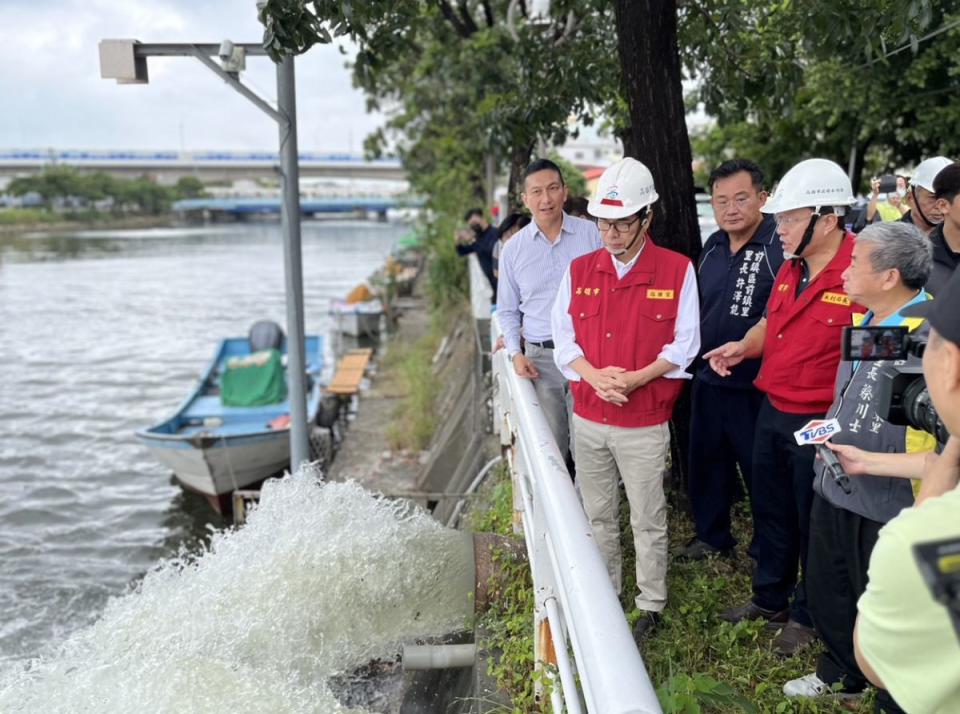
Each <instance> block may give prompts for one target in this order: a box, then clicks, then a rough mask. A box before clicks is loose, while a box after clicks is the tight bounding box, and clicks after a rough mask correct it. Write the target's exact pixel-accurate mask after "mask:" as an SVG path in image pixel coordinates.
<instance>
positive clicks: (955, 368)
mask: <svg viewBox="0 0 960 714" xmlns="http://www.w3.org/2000/svg"><path fill="white" fill-rule="evenodd" d="M958 304H960V273H954V275H953V277H952V278H950V280H949V281H948V282H947V284H946V286H945V287H944V288H943V289H942V290H941V292H940V294H939V295H938V296H937V297H936V298H935V299H934V300H933V301H931V302H928V303H924V304H922V305H916V306H913V307H911V308H908V309H906V310H904V311H903V314H904V315H907V316H923V315H924V314H926V313H928V314H927V319H928V321H929V324H930V338H929V343H928V345H927V348H926V351H925V353H924V356H923V373H924V377H925V379H926V382H927V385H928V389H929V390H930V396H931V398H932V400H933V405H934V407H935V408H936V410H937V411H938V413H939V415H940V418H941V419H942V420H943V422H944V424H945V425H946V427H947V430H948V431H949V433H950V435H951V436H950V438H949V440H948V441H947V444H946V446H945V447H944V450H943V453H941V454H940V456H939V457H937V458H936V459H935V460H934V459H929V460H928V461H927V463H928V464H929V467H928V468H927V470H926V472H925V473H924V474H923V476H924V477H923V482H922V485H921V489H920V494H919V496H918V497H917V502H916V505H915V506H913V507H911V508H907V509H904V510H903V512H902V513H901V514H900V515H899V516H898V517H896V518H895V519H893V520H892V521H890V523H889V524H887V525H886V526H885V527H884V528H883V530H882V531H881V532H880V536H879V538H878V539H877V544H876V546H875V547H874V550H873V554H872V555H871V557H870V569H869V582H868V583H867V589H866V592H865V593H864V594H863V596H862V597H861V598H860V602H859V603H858V608H859V610H860V614H859V616H858V617H857V625H856V630H855V632H854V642H855V646H856V655H857V663H858V664H859V665H860V670H861V671H862V672H863V674H864V675H865V676H866V677H867V679H869V680H870V681H871V682H873V683H874V684H876V685H877V686H879V687H884V688H886V689H887V690H888V691H889V692H890V694H891V695H893V698H894V699H895V700H896V701H897V703H898V704H899V705H900V706H901V707H903V709H905V710H906V711H908V712H923V713H924V714H928V713H929V714H937V713H941V714H946V713H947V712H956V711H957V702H958V701H960V644H958V640H957V633H956V632H955V631H954V627H953V625H952V623H951V620H950V616H949V613H948V611H947V609H946V608H945V607H944V606H943V605H942V604H940V603H939V602H937V601H936V600H934V598H933V596H932V595H931V592H930V590H929V589H928V587H927V585H926V584H925V583H924V580H923V577H922V575H921V573H920V570H919V569H918V567H917V564H916V562H915V561H914V556H913V553H912V546H913V545H914V544H918V543H925V542H930V541H939V540H944V539H957V540H960V489H958V488H957V482H958V479H960V438H958V436H960V310H958V309H957V305H958Z"/></svg>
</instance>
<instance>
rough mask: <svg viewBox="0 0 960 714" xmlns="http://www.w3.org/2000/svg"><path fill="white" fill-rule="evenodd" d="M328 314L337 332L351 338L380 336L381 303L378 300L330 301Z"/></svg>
mask: <svg viewBox="0 0 960 714" xmlns="http://www.w3.org/2000/svg"><path fill="white" fill-rule="evenodd" d="M330 314H331V315H332V316H333V318H334V320H335V321H336V323H337V331H338V332H342V333H343V334H345V335H350V336H351V337H376V336H377V335H379V334H380V318H381V317H382V316H383V303H382V302H380V300H379V299H377V298H374V299H372V300H364V301H362V302H348V301H346V300H332V301H331V302H330Z"/></svg>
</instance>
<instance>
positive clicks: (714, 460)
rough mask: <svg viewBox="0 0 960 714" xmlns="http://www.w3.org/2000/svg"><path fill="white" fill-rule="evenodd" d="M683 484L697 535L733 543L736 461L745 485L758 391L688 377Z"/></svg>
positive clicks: (720, 544)
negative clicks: (687, 432) (687, 433)
mask: <svg viewBox="0 0 960 714" xmlns="http://www.w3.org/2000/svg"><path fill="white" fill-rule="evenodd" d="M691 401H692V409H691V416H690V448H689V452H688V453H689V459H690V463H689V472H688V473H689V476H688V489H689V496H690V509H691V511H692V513H693V522H694V525H695V526H696V530H697V538H699V539H700V540H702V541H703V542H704V543H707V544H708V545H711V546H713V547H714V548H717V549H718V550H727V549H729V548H732V547H733V546H734V545H736V540H734V538H733V534H732V533H731V532H730V509H731V507H732V506H733V504H734V503H736V502H737V501H739V500H740V499H741V498H742V497H743V489H742V488H741V486H740V477H739V476H738V475H737V464H739V465H740V470H741V471H742V472H743V478H744V481H745V482H746V485H747V488H748V489H749V488H750V480H751V471H752V468H751V467H752V465H753V437H754V426H755V425H756V422H757V412H759V411H760V404H761V402H762V401H763V394H762V393H761V392H759V391H757V390H756V389H731V388H730V387H718V386H715V385H712V384H707V383H705V382H702V381H701V380H699V379H696V380H694V382H693V392H692V399H691Z"/></svg>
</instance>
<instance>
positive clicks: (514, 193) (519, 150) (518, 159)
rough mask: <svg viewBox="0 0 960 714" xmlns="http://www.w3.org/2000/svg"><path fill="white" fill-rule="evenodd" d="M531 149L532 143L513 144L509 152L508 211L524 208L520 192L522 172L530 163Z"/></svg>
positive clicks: (521, 188) (521, 189)
mask: <svg viewBox="0 0 960 714" xmlns="http://www.w3.org/2000/svg"><path fill="white" fill-rule="evenodd" d="M532 151H533V144H526V145H524V146H515V147H513V151H511V152H510V181H509V183H508V184H507V188H508V195H507V202H508V203H509V204H510V205H509V207H508V209H507V210H508V212H509V213H512V212H513V211H523V210H524V208H523V201H521V200H520V194H521V193H523V174H524V172H525V171H526V170H527V165H528V164H529V163H530V152H532Z"/></svg>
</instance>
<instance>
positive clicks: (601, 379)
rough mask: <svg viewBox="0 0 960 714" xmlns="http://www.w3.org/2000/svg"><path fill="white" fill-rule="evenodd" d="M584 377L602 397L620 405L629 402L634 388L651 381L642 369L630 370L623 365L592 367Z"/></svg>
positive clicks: (606, 400)
mask: <svg viewBox="0 0 960 714" xmlns="http://www.w3.org/2000/svg"><path fill="white" fill-rule="evenodd" d="M583 378H584V379H586V380H587V383H588V384H589V385H590V386H591V387H593V389H594V391H595V392H596V394H597V396H598V397H600V399H602V400H603V401H605V402H609V403H610V404H614V405H616V406H618V407H619V406H621V405H623V404H626V403H627V401H628V399H629V397H630V393H631V392H632V391H633V390H635V389H636V388H637V387H642V386H643V385H645V384H646V383H647V382H648V381H650V380H648V379H647V378H646V375H645V373H644V371H643V370H642V369H641V370H637V371H636V372H628V371H627V370H625V369H624V368H623V367H613V366H609V367H603V368H602V369H596V368H591V369H590V370H589V371H588V372H587V373H586V374H585V375H583Z"/></svg>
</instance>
